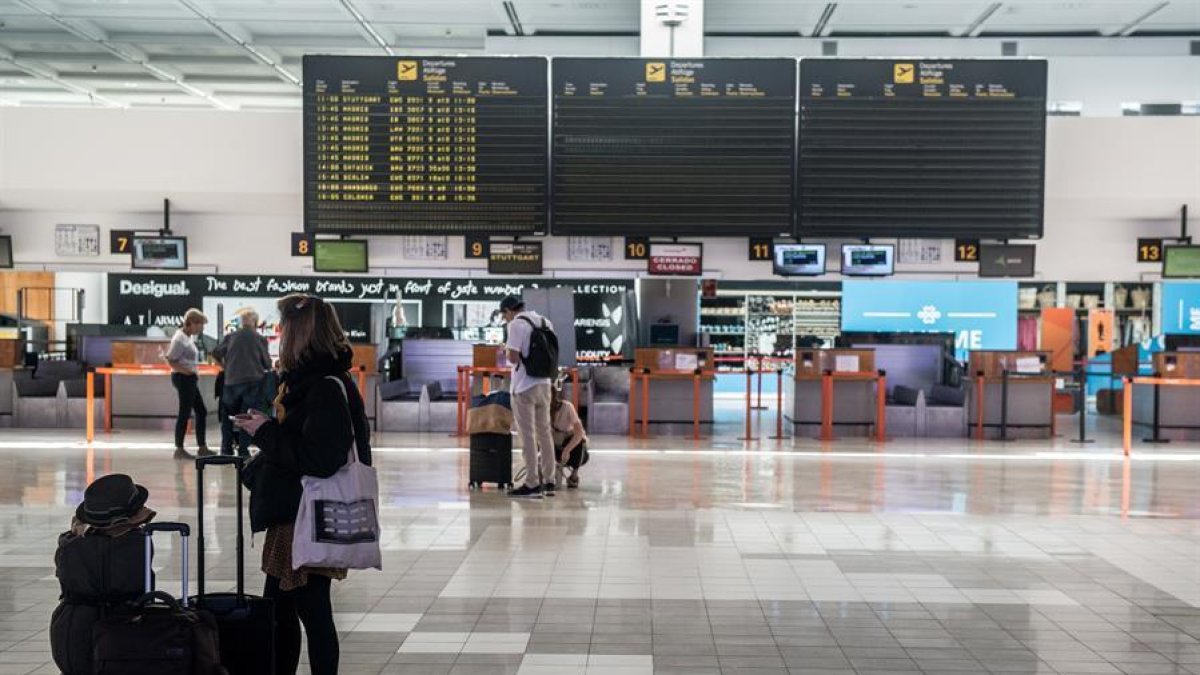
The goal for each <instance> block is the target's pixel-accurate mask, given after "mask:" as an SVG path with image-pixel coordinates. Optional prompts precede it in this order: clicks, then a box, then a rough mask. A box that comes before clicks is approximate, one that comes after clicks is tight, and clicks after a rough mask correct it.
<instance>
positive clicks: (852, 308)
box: [842, 279, 1017, 359]
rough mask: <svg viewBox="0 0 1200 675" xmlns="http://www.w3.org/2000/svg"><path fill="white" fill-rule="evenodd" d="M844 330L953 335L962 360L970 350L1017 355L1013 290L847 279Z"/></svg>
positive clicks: (1008, 285)
mask: <svg viewBox="0 0 1200 675" xmlns="http://www.w3.org/2000/svg"><path fill="white" fill-rule="evenodd" d="M842 330H843V331H853V332H888V333H896V332H917V333H954V334H955V336H956V337H955V341H954V343H955V347H956V348H957V352H958V357H959V358H960V359H961V358H965V356H966V353H967V352H968V351H970V350H973V349H1016V346H1017V284H1016V282H1012V281H953V282H951V281H855V280H849V279H848V280H846V281H844V282H842Z"/></svg>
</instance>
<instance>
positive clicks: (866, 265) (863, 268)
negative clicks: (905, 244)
mask: <svg viewBox="0 0 1200 675" xmlns="http://www.w3.org/2000/svg"><path fill="white" fill-rule="evenodd" d="M895 253H896V247H895V246H892V245H891V244H845V245H843V246H842V275H843V276H847V277H886V276H890V275H891V274H892V273H893V272H894V271H895Z"/></svg>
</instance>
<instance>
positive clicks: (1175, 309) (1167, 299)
mask: <svg viewBox="0 0 1200 675" xmlns="http://www.w3.org/2000/svg"><path fill="white" fill-rule="evenodd" d="M1162 297H1163V303H1162V332H1163V334H1165V335H1198V334H1200V283H1194V282H1192V283H1189V282H1186V281H1164V282H1163V285H1162Z"/></svg>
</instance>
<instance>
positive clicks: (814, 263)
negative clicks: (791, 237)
mask: <svg viewBox="0 0 1200 675" xmlns="http://www.w3.org/2000/svg"><path fill="white" fill-rule="evenodd" d="M824 273H825V246H824V244H775V274H778V275H779V276H782V277H815V276H820V275H822V274H824Z"/></svg>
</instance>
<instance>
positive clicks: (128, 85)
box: [125, 82, 142, 87]
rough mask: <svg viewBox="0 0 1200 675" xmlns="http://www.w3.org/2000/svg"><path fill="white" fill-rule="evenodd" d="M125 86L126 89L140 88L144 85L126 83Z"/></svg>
mask: <svg viewBox="0 0 1200 675" xmlns="http://www.w3.org/2000/svg"><path fill="white" fill-rule="evenodd" d="M125 86H126V87H140V86H142V85H140V84H138V83H137V82H126V83H125Z"/></svg>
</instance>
